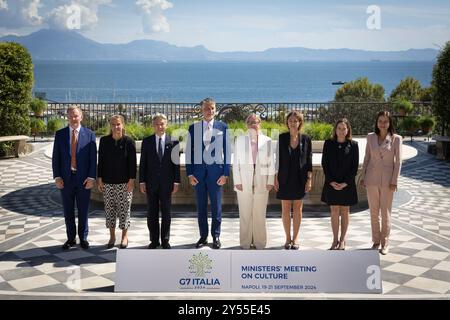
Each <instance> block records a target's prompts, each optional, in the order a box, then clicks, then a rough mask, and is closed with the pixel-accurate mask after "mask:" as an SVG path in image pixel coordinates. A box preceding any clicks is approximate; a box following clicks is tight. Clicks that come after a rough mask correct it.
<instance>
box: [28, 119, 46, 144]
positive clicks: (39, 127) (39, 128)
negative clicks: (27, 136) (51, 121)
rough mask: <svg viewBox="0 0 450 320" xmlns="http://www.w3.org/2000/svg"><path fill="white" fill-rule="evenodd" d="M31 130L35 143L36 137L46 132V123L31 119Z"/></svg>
mask: <svg viewBox="0 0 450 320" xmlns="http://www.w3.org/2000/svg"><path fill="white" fill-rule="evenodd" d="M30 128H31V134H32V135H33V137H34V141H36V135H37V134H39V133H41V132H44V131H45V123H44V121H42V120H41V119H37V118H31V123H30Z"/></svg>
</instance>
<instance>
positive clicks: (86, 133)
mask: <svg viewBox="0 0 450 320" xmlns="http://www.w3.org/2000/svg"><path fill="white" fill-rule="evenodd" d="M67 114H68V120H69V126H68V127H65V128H63V129H61V130H58V131H57V132H56V134H55V142H54V144H53V157H52V167H53V178H54V179H55V183H56V187H57V188H58V189H60V190H61V197H62V202H63V207H64V218H65V222H66V232H67V241H66V242H65V243H64V245H63V247H62V248H63V250H67V249H69V248H70V247H73V246H75V244H76V240H75V237H76V224H75V202H76V204H77V209H78V237H79V238H80V245H81V247H82V248H83V249H88V248H89V242H88V241H87V236H88V232H89V227H88V210H89V200H90V197H91V189H92V187H93V186H94V182H95V178H96V170H97V146H96V144H95V134H94V133H93V132H92V131H91V130H89V129H88V128H85V127H82V126H81V121H82V120H83V113H82V111H81V109H80V108H79V107H78V106H70V107H69V108H68V110H67Z"/></svg>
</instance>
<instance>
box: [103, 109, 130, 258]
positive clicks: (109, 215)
mask: <svg viewBox="0 0 450 320" xmlns="http://www.w3.org/2000/svg"><path fill="white" fill-rule="evenodd" d="M110 125H111V133H110V134H109V135H107V136H105V137H102V138H101V139H100V146H99V149H98V170H97V185H98V190H99V191H100V192H102V193H103V198H104V202H105V213H106V227H107V228H109V232H110V239H109V241H108V244H107V247H108V249H109V248H112V247H114V244H115V241H116V232H115V230H116V221H117V218H119V228H120V229H122V241H121V243H120V248H121V249H125V248H126V247H127V246H128V235H127V232H128V228H129V226H130V211H131V200H132V198H133V188H134V180H135V179H136V145H135V142H134V140H133V139H132V138H130V137H128V136H126V135H125V129H124V126H125V120H124V118H123V117H122V116H121V115H114V116H112V117H111V120H110Z"/></svg>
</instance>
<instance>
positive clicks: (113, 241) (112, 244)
mask: <svg viewBox="0 0 450 320" xmlns="http://www.w3.org/2000/svg"><path fill="white" fill-rule="evenodd" d="M115 244H116V239H114V240H111V239H110V240H109V242H108V244H107V245H106V248H108V249H111V248H112V247H114V245H115Z"/></svg>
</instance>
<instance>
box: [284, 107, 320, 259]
mask: <svg viewBox="0 0 450 320" xmlns="http://www.w3.org/2000/svg"><path fill="white" fill-rule="evenodd" d="M303 121H304V120H303V115H302V114H301V113H300V112H299V111H291V112H290V113H289V114H288V115H287V117H286V125H287V127H288V128H289V132H286V133H282V134H280V136H279V139H278V156H277V169H278V172H277V174H276V176H275V190H276V191H277V199H281V207H282V219H283V227H284V232H285V234H286V242H285V244H284V248H285V249H294V250H298V248H299V243H298V233H299V230H300V224H301V222H302V207H303V201H302V199H303V197H304V196H305V193H306V192H309V191H310V190H311V186H312V152H311V139H310V138H309V137H308V136H306V135H304V134H301V130H302V128H303ZM291 209H292V211H293V215H292V217H293V235H292V236H291Z"/></svg>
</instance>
